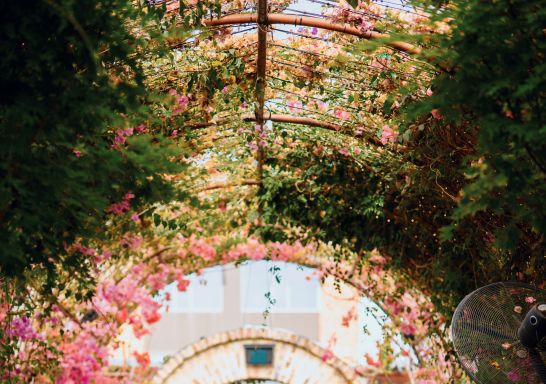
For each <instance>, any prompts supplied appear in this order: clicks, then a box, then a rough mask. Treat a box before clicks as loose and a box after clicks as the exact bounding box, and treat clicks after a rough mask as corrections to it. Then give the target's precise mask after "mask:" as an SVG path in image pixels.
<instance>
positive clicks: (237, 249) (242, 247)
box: [224, 239, 267, 261]
mask: <svg viewBox="0 0 546 384" xmlns="http://www.w3.org/2000/svg"><path fill="white" fill-rule="evenodd" d="M243 256H246V257H248V258H249V259H251V260H262V259H263V258H265V257H266V256H267V248H266V246H265V245H263V244H261V243H260V242H259V241H258V240H256V239H250V240H249V241H247V242H246V243H241V244H237V245H236V246H234V247H233V248H231V249H230V250H229V251H228V252H227V253H226V254H225V255H224V260H226V261H228V260H229V261H236V260H239V259H240V258H241V257H243Z"/></svg>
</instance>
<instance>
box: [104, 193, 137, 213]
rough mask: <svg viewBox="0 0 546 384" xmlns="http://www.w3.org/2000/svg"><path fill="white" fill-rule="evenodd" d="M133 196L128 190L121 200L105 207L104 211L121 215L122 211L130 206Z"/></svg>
mask: <svg viewBox="0 0 546 384" xmlns="http://www.w3.org/2000/svg"><path fill="white" fill-rule="evenodd" d="M134 198H135V195H134V194H133V193H132V192H131V191H129V192H127V193H126V194H125V196H123V200H122V201H120V202H119V203H114V204H112V205H110V206H109V207H108V208H106V213H113V214H115V215H121V214H123V213H124V212H127V211H128V210H129V208H130V206H129V204H130V201H131V200H132V199H134Z"/></svg>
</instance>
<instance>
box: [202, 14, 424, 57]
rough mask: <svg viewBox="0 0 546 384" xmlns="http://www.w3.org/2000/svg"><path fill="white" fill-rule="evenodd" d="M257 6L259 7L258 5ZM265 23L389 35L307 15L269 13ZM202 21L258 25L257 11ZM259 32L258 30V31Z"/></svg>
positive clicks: (404, 47)
mask: <svg viewBox="0 0 546 384" xmlns="http://www.w3.org/2000/svg"><path fill="white" fill-rule="evenodd" d="M258 8H259V7H258ZM265 19H266V21H267V24H270V25H271V24H291V25H296V26H297V25H302V26H306V27H317V28H321V29H326V30H329V31H334V32H341V33H346V34H349V35H353V36H357V37H360V38H364V39H368V40H378V39H384V40H388V39H389V35H386V34H382V33H379V32H376V31H362V30H361V29H359V28H356V27H353V26H352V25H349V24H338V23H333V22H331V21H328V20H322V19H318V18H316V17H309V16H295V15H284V14H281V13H270V14H267V15H266V17H265ZM203 23H204V24H205V25H207V26H217V25H227V24H248V23H258V25H260V17H259V13H258V14H256V13H253V14H235V15H229V16H224V17H221V18H219V19H210V20H203ZM258 34H259V32H258ZM385 44H386V45H387V46H389V47H392V48H395V49H398V50H400V51H403V52H406V53H411V54H418V53H420V52H421V49H420V48H418V47H416V46H414V45H413V44H409V43H406V42H403V41H386V42H385Z"/></svg>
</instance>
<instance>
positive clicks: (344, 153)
mask: <svg viewBox="0 0 546 384" xmlns="http://www.w3.org/2000/svg"><path fill="white" fill-rule="evenodd" d="M338 152H339V153H340V154H342V155H343V156H348V155H349V149H347V148H346V147H343V148H341V149H339V151H338Z"/></svg>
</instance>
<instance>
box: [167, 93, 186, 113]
mask: <svg viewBox="0 0 546 384" xmlns="http://www.w3.org/2000/svg"><path fill="white" fill-rule="evenodd" d="M169 95H171V96H172V97H174V102H175V106H174V109H173V115H174V116H176V115H179V114H181V113H182V112H184V111H185V110H186V108H187V107H188V104H189V102H190V99H189V98H188V96H185V95H181V94H179V93H178V92H177V91H176V89H171V90H170V91H169Z"/></svg>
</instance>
